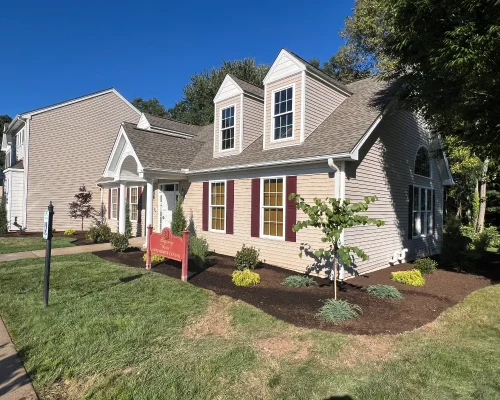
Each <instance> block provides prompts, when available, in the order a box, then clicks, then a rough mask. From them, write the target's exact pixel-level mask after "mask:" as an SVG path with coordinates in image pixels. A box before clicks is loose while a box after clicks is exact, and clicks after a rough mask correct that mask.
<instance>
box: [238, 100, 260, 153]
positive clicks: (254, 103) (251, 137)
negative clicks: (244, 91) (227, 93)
mask: <svg viewBox="0 0 500 400" xmlns="http://www.w3.org/2000/svg"><path fill="white" fill-rule="evenodd" d="M263 120H264V102H263V101H262V100H257V99H255V98H252V97H248V96H244V97H243V149H246V148H247V147H248V146H249V145H250V144H252V143H253V142H254V141H255V140H257V139H258V138H259V137H260V136H262V121H263Z"/></svg>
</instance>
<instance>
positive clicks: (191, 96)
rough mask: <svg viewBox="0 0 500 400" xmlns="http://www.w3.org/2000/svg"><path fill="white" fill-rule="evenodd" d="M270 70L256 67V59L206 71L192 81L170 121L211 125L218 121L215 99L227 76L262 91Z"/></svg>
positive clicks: (191, 79)
mask: <svg viewBox="0 0 500 400" xmlns="http://www.w3.org/2000/svg"><path fill="white" fill-rule="evenodd" d="M268 71H269V66H268V65H264V64H256V63H255V60H254V59H253V58H245V59H243V60H237V61H223V62H222V65H221V66H220V67H218V68H212V69H210V70H205V71H203V72H202V73H199V74H195V75H193V76H192V77H191V78H190V82H189V83H188V84H187V85H186V86H185V87H184V96H183V98H182V99H181V100H180V101H179V102H178V103H177V104H175V105H174V107H172V108H170V109H169V110H168V111H167V113H168V116H169V117H170V118H173V119H176V120H179V121H183V122H186V123H190V124H195V125H207V124H210V123H212V122H213V120H214V103H213V100H214V97H215V95H216V94H217V91H218V90H219V87H220V85H221V84H222V82H223V80H224V78H225V77H226V75H227V74H233V75H234V76H236V77H237V78H240V79H242V80H244V81H247V82H249V83H252V84H254V85H256V86H259V87H262V81H263V80H264V77H265V76H266V74H267V72H268Z"/></svg>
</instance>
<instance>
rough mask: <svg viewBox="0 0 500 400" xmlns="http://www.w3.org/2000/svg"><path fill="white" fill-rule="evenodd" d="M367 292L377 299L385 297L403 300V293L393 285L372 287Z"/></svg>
mask: <svg viewBox="0 0 500 400" xmlns="http://www.w3.org/2000/svg"><path fill="white" fill-rule="evenodd" d="M366 291H367V292H368V293H370V294H371V295H373V296H375V297H385V298H389V299H402V298H403V295H402V294H401V292H400V291H399V290H398V289H396V288H395V287H394V286H391V285H371V286H368V287H367V288H366Z"/></svg>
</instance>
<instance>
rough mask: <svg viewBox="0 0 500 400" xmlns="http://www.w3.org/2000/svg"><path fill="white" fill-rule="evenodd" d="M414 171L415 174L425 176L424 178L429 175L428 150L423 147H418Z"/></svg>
mask: <svg viewBox="0 0 500 400" xmlns="http://www.w3.org/2000/svg"><path fill="white" fill-rule="evenodd" d="M414 171H415V174H416V175H420V176H425V177H426V178H430V177H431V163H430V161H429V152H428V151H427V149H426V148H425V147H420V148H419V149H418V151H417V156H416V157H415V169H414Z"/></svg>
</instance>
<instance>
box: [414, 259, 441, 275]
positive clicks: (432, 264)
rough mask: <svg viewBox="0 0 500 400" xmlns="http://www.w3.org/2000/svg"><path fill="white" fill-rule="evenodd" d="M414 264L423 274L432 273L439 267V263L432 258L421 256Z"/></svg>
mask: <svg viewBox="0 0 500 400" xmlns="http://www.w3.org/2000/svg"><path fill="white" fill-rule="evenodd" d="M413 266H414V267H415V268H416V269H418V270H419V271H420V272H421V273H422V274H432V273H433V272H434V271H435V270H436V269H437V267H438V263H437V262H436V261H434V260H433V259H432V258H429V257H426V258H420V259H418V260H416V261H415V262H414V263H413Z"/></svg>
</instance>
